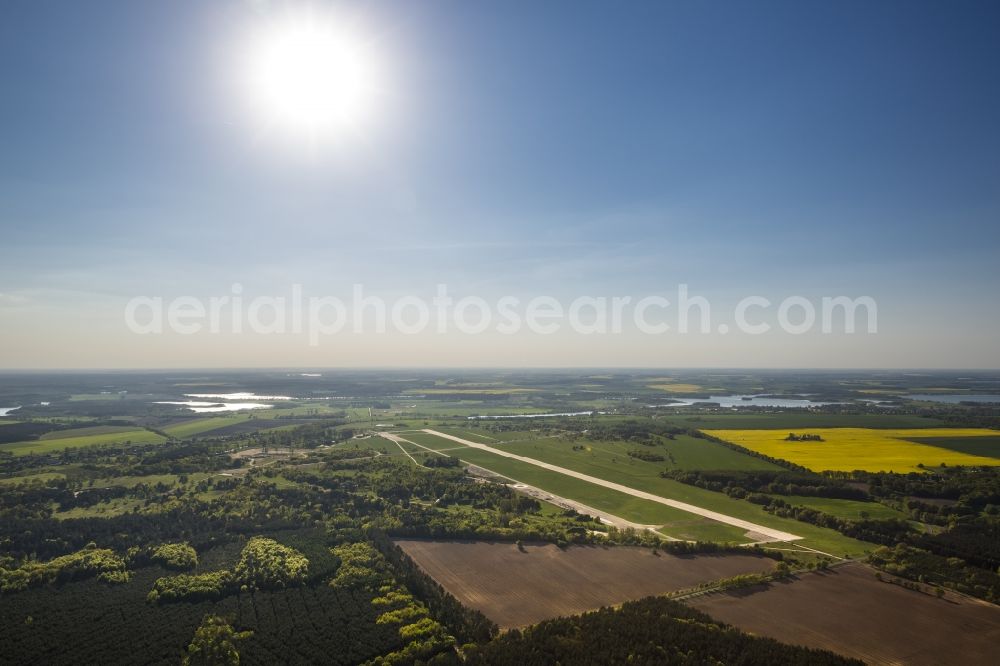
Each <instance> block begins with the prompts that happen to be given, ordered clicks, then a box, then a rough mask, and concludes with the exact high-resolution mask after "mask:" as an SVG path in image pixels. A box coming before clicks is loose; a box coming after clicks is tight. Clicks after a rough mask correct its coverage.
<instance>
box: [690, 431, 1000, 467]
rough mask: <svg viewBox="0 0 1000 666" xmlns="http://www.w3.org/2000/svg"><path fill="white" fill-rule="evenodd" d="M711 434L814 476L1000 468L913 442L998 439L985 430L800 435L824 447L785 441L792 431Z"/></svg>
mask: <svg viewBox="0 0 1000 666" xmlns="http://www.w3.org/2000/svg"><path fill="white" fill-rule="evenodd" d="M705 432H707V433H708V434H710V435H712V436H714V437H718V438H719V439H723V440H725V441H727V442H733V443H734V444H739V445H740V446H743V447H746V448H748V449H752V450H754V451H759V452H761V453H763V454H765V455H768V456H771V457H773V458H782V459H784V460H788V461H790V462H793V463H795V464H797V465H802V466H803V467H807V468H809V469H812V470H815V471H823V470H835V471H852V470H857V469H860V470H866V471H870V472H879V471H888V472H917V471H920V468H919V467H918V466H917V465H919V464H923V465H925V466H928V467H936V466H938V465H941V464H942V463H943V464H946V465H997V464H1000V462H998V460H997V459H996V458H990V457H985V456H975V455H969V454H967V453H962V452H961V451H956V450H954V449H948V448H942V447H936V446H928V445H926V444H919V443H917V442H915V441H911V440H912V438H921V439H924V438H928V437H930V438H947V439H949V440H956V439H958V438H962V437H974V438H978V437H996V436H997V431H995V430H986V429H983V428H917V429H911V428H906V429H898V428H894V429H872V428H807V429H804V430H799V431H798V432H797V433H796V434H805V433H808V434H810V435H819V436H820V437H822V438H823V441H819V442H816V441H806V442H800V441H786V439H785V438H786V437H787V436H788V430H784V429H782V430H706V431H705Z"/></svg>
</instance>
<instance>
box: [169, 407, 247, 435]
mask: <svg viewBox="0 0 1000 666" xmlns="http://www.w3.org/2000/svg"><path fill="white" fill-rule="evenodd" d="M248 420H250V415H249V414H245V413H243V414H234V415H231V416H209V417H206V418H198V419H192V420H190V421H180V422H178V423H172V424H170V425H168V426H165V427H164V428H162V430H163V432H165V433H167V434H168V435H170V436H171V437H176V438H177V439H185V438H187V437H193V436H194V435H200V434H201V433H204V432H209V431H211V430H217V429H219V428H225V427H226V426H229V425H233V424H234V423H243V422H244V421H248Z"/></svg>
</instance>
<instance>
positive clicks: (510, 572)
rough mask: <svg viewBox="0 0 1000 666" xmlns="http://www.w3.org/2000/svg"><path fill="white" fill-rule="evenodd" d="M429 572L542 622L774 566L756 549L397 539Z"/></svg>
mask: <svg viewBox="0 0 1000 666" xmlns="http://www.w3.org/2000/svg"><path fill="white" fill-rule="evenodd" d="M396 543H397V544H398V545H399V546H400V547H401V548H402V549H403V550H404V551H405V552H406V553H407V554H408V555H409V556H410V557H411V558H413V560H414V561H415V562H416V563H417V565H419V566H420V567H421V568H422V569H423V570H424V571H425V572H427V574H428V575H430V576H431V578H433V579H434V580H436V581H437V582H438V583H440V584H441V586H442V587H444V588H445V589H446V590H447V591H448V592H450V593H451V594H453V595H454V596H455V597H456V598H457V599H458V600H459V601H461V602H462V603H463V604H465V605H466V606H469V607H471V608H474V609H476V610H478V611H481V612H482V613H483V614H484V615H486V617H488V618H490V619H491V620H493V621H494V622H496V623H497V624H498V625H500V627H501V628H504V629H508V628H513V627H522V626H525V625H529V624H534V623H536V622H540V621H542V620H546V619H550V618H555V617H560V616H565V615H573V614H576V613H582V612H584V611H588V610H594V609H597V608H600V607H602V606H612V605H616V604H620V603H622V602H625V601H629V600H631V599H640V598H642V597H646V596H649V595H659V594H667V593H669V592H673V591H676V590H681V589H687V588H690V587H694V586H696V585H697V584H698V583H701V582H706V581H712V580H718V579H720V578H726V577H730V576H735V575H738V574H745V573H761V572H767V571H770V570H771V569H772V568H773V566H774V562H773V561H772V560H770V559H768V558H764V557H760V556H754V555H689V556H685V557H677V556H674V555H668V554H666V553H658V554H653V551H652V550H650V549H648V548H627V547H601V546H572V547H570V548H567V549H565V550H563V549H560V548H557V547H556V546H554V545H552V544H524V546H523V549H522V550H519V549H518V547H517V546H516V545H514V544H511V543H487V542H482V541H479V542H471V541H424V540H415V539H404V540H399V541H397V542H396Z"/></svg>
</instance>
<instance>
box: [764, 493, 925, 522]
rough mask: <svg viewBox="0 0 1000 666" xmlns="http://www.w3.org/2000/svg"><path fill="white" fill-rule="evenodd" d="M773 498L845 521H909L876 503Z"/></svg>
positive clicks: (800, 496)
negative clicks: (869, 519)
mask: <svg viewBox="0 0 1000 666" xmlns="http://www.w3.org/2000/svg"><path fill="white" fill-rule="evenodd" d="M775 497H778V498H780V499H783V500H785V501H786V502H788V503H789V504H793V505H795V506H807V507H809V508H810V509H816V510H817V511H822V512H823V513H829V514H831V515H834V516H837V517H838V518H845V519H847V520H861V519H863V518H864V517H866V516H867V517H868V518H872V519H875V520H887V519H890V518H899V519H901V520H909V515H907V514H905V513H903V512H902V511H897V510H896V509H893V508H892V507H888V506H886V505H885V504H879V503H878V502H859V501H857V500H847V499H830V498H826V497H806V496H804V495H775ZM862 514H864V515H862Z"/></svg>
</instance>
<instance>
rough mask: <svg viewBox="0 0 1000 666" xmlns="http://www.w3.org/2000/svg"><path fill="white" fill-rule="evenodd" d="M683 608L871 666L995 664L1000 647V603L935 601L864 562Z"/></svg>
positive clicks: (693, 601)
mask: <svg viewBox="0 0 1000 666" xmlns="http://www.w3.org/2000/svg"><path fill="white" fill-rule="evenodd" d="M688 603H689V604H690V605H692V606H694V607H695V608H697V609H698V610H700V611H703V612H705V613H708V614H709V615H711V616H712V617H713V618H715V619H716V620H720V621H722V622H726V623H728V624H732V625H734V626H736V627H739V628H740V629H742V630H744V631H749V632H752V633H754V634H757V635H760V636H770V637H771V638H776V639H778V640H779V641H784V642H787V643H793V644H798V645H807V646H809V647H816V648H824V649H827V650H832V651H834V652H839V653H841V654H844V655H846V656H848V657H855V658H857V659H862V660H864V661H865V662H866V663H870V664H908V665H911V666H937V665H938V664H995V663H996V656H997V652H996V648H997V645H1000V606H996V605H994V604H989V603H986V602H984V601H978V600H975V599H970V598H968V597H965V596H962V595H958V594H954V593H951V592H948V593H947V594H946V595H945V598H943V599H937V598H935V597H934V596H932V595H931V594H927V593H922V592H916V591H914V590H908V589H905V588H903V587H901V586H899V585H893V584H890V583H888V582H881V581H879V580H877V579H876V578H875V572H874V570H872V569H870V568H869V567H866V566H864V565H861V564H847V565H844V566H840V567H836V568H834V569H832V570H830V571H828V572H822V573H807V574H802V575H800V576H799V578H798V580H792V581H791V582H779V583H772V584H770V585H767V586H761V587H756V588H748V589H744V590H739V591H736V592H732V593H728V594H726V593H714V594H709V595H705V596H700V597H695V598H693V599H691V600H689V601H688Z"/></svg>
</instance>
